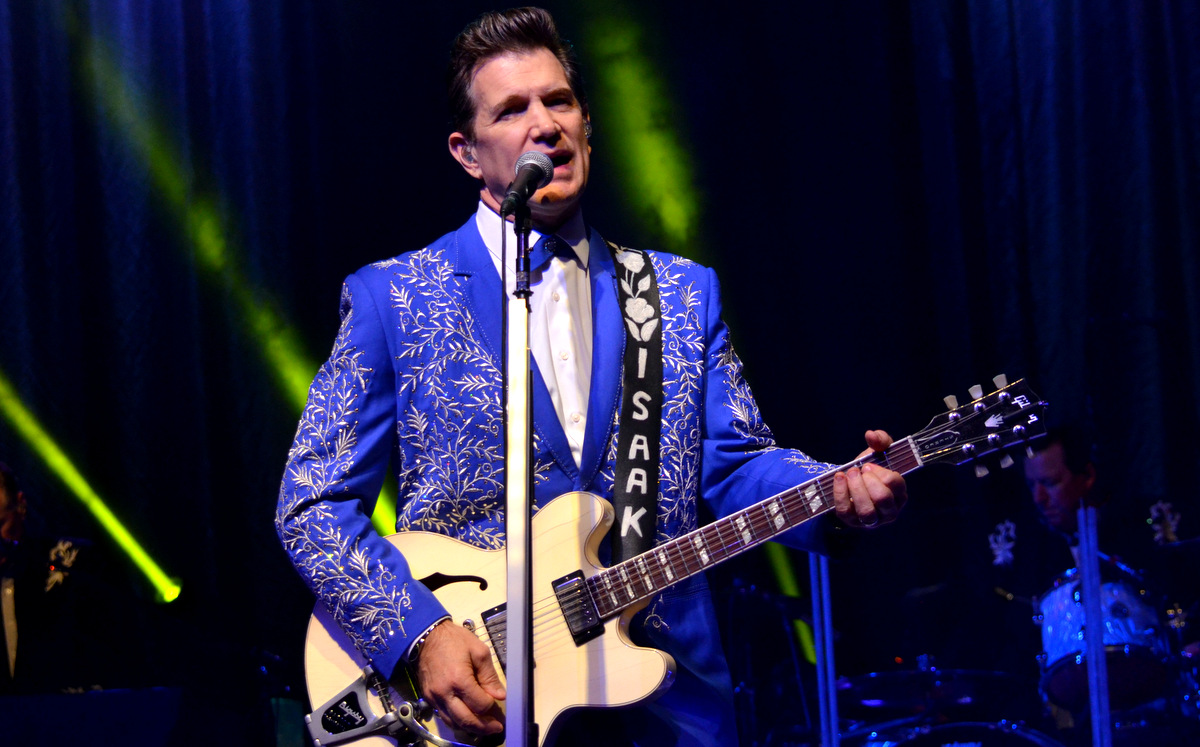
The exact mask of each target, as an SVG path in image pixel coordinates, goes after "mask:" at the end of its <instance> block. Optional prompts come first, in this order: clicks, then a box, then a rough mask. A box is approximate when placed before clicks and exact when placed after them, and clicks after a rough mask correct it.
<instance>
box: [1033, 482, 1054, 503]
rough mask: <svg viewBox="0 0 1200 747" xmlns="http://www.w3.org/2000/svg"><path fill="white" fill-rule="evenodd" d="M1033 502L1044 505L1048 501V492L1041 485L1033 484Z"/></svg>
mask: <svg viewBox="0 0 1200 747" xmlns="http://www.w3.org/2000/svg"><path fill="white" fill-rule="evenodd" d="M1033 502H1034V503H1036V504H1037V505H1039V506H1045V505H1046V504H1048V503H1049V502H1050V493H1049V491H1047V490H1046V489H1045V488H1043V487H1042V486H1041V485H1035V486H1034V488H1033Z"/></svg>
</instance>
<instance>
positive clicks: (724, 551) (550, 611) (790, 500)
mask: <svg viewBox="0 0 1200 747" xmlns="http://www.w3.org/2000/svg"><path fill="white" fill-rule="evenodd" d="M989 409H990V408H985V409H984V410H981V411H972V412H970V413H968V414H966V415H964V416H963V417H962V419H961V421H960V422H962V423H966V422H970V421H973V420H977V419H979V418H981V417H982V416H983V415H984V414H985V413H986V412H988V411H989ZM984 441H986V438H984V437H975V438H969V439H967V440H966V441H965V442H964V443H967V444H975V443H981V442H984ZM902 443H905V444H906V445H907V447H908V448H907V449H903V450H897V451H896V452H895V453H891V454H889V453H888V452H876V453H874V454H869V455H867V456H865V457H862V458H861V459H857V460H854V461H852V462H849V463H847V464H845V465H842V466H841V467H837V468H834V469H831V470H829V471H827V472H825V473H824V474H821V475H818V476H817V477H815V478H814V479H812V480H810V481H808V482H805V483H803V484H802V485H800V486H798V487H796V488H792V489H790V490H787V491H784V492H783V493H780V494H778V495H776V496H773V497H772V498H768V499H766V500H765V501H762V502H760V503H758V504H755V505H753V506H750V507H748V508H747V509H745V510H743V511H742V512H740V513H739V514H731V515H730V516H727V517H725V518H723V519H721V520H719V521H717V522H714V523H713V524H709V525H708V526H706V527H701V528H699V529H698V530H696V531H695V532H689V533H688V534H687V535H684V536H683V537H677V538H675V539H674V540H671V541H670V542H667V543H664V544H663V545H661V546H659V547H657V548H654V549H653V550H650V551H648V552H646V553H643V554H642V555H639V556H637V557H635V558H631V559H629V560H627V561H624V562H622V563H620V564H618V565H616V566H612V567H611V568H606V569H603V570H601V571H599V572H597V573H596V574H595V575H593V576H590V577H588V578H587V579H585V580H584V584H585V587H586V590H587V591H588V592H589V593H592V594H593V595H598V594H599V593H602V591H603V590H601V589H600V588H598V586H599V583H600V582H599V581H598V580H597V579H599V578H600V577H601V576H602V575H604V574H612V573H614V572H615V573H618V574H619V573H620V572H621V571H622V570H626V571H628V570H633V571H634V573H633V574H631V575H633V576H634V577H637V576H639V575H642V576H645V575H649V576H650V577H651V579H652V580H655V579H656V574H658V573H660V572H661V570H662V568H661V565H662V564H661V562H660V563H659V566H660V567H659V568H658V569H655V570H654V571H647V572H646V573H639V571H638V569H637V561H638V560H639V559H642V561H643V563H646V562H647V559H648V562H649V563H653V562H654V557H653V555H654V553H659V552H661V553H665V554H666V555H667V556H672V555H673V556H675V557H674V560H675V561H678V562H679V563H680V564H681V565H682V566H683V569H684V571H685V573H686V575H684V576H682V577H680V578H678V579H672V578H667V579H666V580H667V583H666V584H660V585H659V586H658V587H656V588H648V591H647V592H646V593H643V594H640V595H638V596H634V597H632V598H631V599H630V600H629V601H628V602H627V603H626V604H624V605H623V606H618V609H627V608H628V607H630V606H632V605H633V604H636V603H637V602H639V601H642V600H643V599H646V598H647V597H649V596H653V595H654V594H656V593H659V592H660V591H661V590H662V589H663V588H666V587H668V586H671V585H674V584H675V583H678V582H679V581H682V580H684V579H685V578H689V577H691V576H692V575H695V574H696V573H698V572H699V571H701V570H703V569H705V568H708V567H712V566H713V565H715V564H716V563H719V562H721V561H723V560H725V559H727V558H728V557H732V555H733V554H736V553H735V552H730V550H731V548H732V547H736V546H737V545H739V544H741V545H744V546H745V548H747V549H748V548H750V547H754V546H757V545H759V544H762V543H763V542H767V541H769V540H770V539H772V538H773V537H774V536H776V535H777V534H780V533H782V532H783V531H787V530H789V529H793V528H795V527H797V526H799V525H800V524H802V523H804V522H805V521H807V520H809V519H811V518H814V517H816V516H818V515H819V514H822V513H825V512H827V511H829V510H830V509H831V508H833V506H832V503H831V500H832V497H831V496H830V495H828V494H827V492H828V491H829V490H830V489H831V487H832V482H833V475H834V474H836V473H837V472H841V471H844V470H845V469H848V468H850V467H852V466H856V465H862V464H865V463H867V462H872V463H875V464H880V463H882V464H891V459H892V458H893V457H894V458H895V461H896V464H895V465H894V467H895V468H896V469H898V471H901V472H909V471H912V470H914V469H916V468H917V467H918V466H920V464H921V460H920V459H919V458H918V457H917V456H916V447H915V445H914V444H913V443H912V437H911V436H910V437H908V438H905V439H902V440H901V441H898V442H896V445H900V444H902ZM808 486H815V487H816V488H818V490H819V491H820V493H821V498H822V503H821V508H820V509H819V510H813V509H811V505H810V504H809V503H806V502H803V500H802V499H803V498H804V492H803V491H802V490H801V489H802V488H804V489H807V488H808ZM772 500H778V501H779V502H780V503H782V504H783V510H784V511H785V513H787V512H790V511H795V510H797V509H800V510H802V512H803V513H804V514H805V516H804V518H803V519H801V520H800V521H797V522H788V524H789V526H787V527H786V528H778V529H775V530H772V527H771V523H770V521H767V522H766V524H765V528H766V530H767V536H766V537H759V534H760V531H761V529H762V528H763V526H764V525H763V524H762V523H761V522H756V521H755V518H754V517H749V527H750V530H752V534H753V535H754V537H753V540H752V541H750V542H746V541H745V538H744V537H743V536H741V535H739V534H738V532H737V529H733V528H732V524H733V522H734V521H735V520H736V517H738V516H747V515H748V514H749V512H750V511H753V510H755V509H760V510H763V509H765V506H766V505H767V504H768V503H769V502H770V501H772ZM724 531H733V532H734V537H733V539H734V542H733V543H732V545H730V544H729V543H727V541H726V540H725V539H724V538H722V536H721V534H722V532H724ZM705 533H707V534H708V535H710V536H708V537H707V538H705V537H703V535H704V534H705ZM712 535H715V539H716V540H717V541H718V542H719V543H721V544H720V545H719V546H718V547H717V548H716V549H717V551H718V552H720V553H721V557H720V558H718V559H717V561H716V563H712V562H709V563H704V562H699V567H698V568H697V569H696V570H692V569H691V568H690V567H689V561H691V563H692V564H695V563H696V562H697V561H696V553H695V552H694V551H690V548H689V538H691V539H692V540H693V541H694V539H696V538H701V539H702V540H703V541H704V544H705V548H706V549H708V542H709V541H711V540H712V539H714V537H713V536H712ZM606 578H611V576H606ZM657 578H661V576H657ZM632 584H633V582H632V581H631V580H629V578H628V576H627V577H626V578H624V579H622V580H621V581H620V582H619V585H620V586H621V587H623V590H624V591H625V592H626V593H627V594H630V593H632V591H631V589H632ZM646 585H647V587H649V584H646ZM608 591H609V593H610V594H615V593H616V591H615V590H614V589H612V588H610V589H608ZM586 603H587V602H586V601H585V600H581V599H577V600H574V601H572V602H569V603H567V604H561V603H558V599H557V597H542V598H540V599H538V600H536V601H535V602H534V603H533V605H531V607H532V609H531V611H532V614H531V627H532V632H534V633H537V632H539V630H542V629H544V628H545V627H546V625H547V624H549V623H552V622H554V621H555V619H556V618H555V617H554V615H555V612H556V610H557V611H558V612H559V613H561V614H563V615H564V616H566V615H569V614H573V613H575V612H578V611H579V610H580V609H581V608H582V607H583V606H584V605H585V604H586ZM616 604H617V605H619V604H620V603H619V602H617V603H616ZM492 622H493V624H498V623H502V624H503V626H502V627H498V629H497V630H496V631H495V632H496V633H497V636H498V637H499V636H502V637H503V638H505V639H507V633H508V614H507V611H506V612H504V613H501V614H500V615H497V616H496V617H495V618H493V620H492ZM564 622H565V620H564ZM492 632H493V631H492V630H491V629H489V626H488V624H487V623H484V625H482V626H478V627H475V628H474V633H475V635H476V637H478V638H479V639H480V640H481V641H482V642H483V643H484V644H485V645H488V646H489V647H490V648H491V649H492V650H493V652H494V651H495V645H494V644H493V643H492V638H493V635H492ZM543 653H544V651H543Z"/></svg>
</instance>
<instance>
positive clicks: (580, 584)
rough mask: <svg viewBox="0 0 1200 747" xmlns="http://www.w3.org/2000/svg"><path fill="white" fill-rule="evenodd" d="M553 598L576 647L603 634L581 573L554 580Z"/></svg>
mask: <svg viewBox="0 0 1200 747" xmlns="http://www.w3.org/2000/svg"><path fill="white" fill-rule="evenodd" d="M554 596H556V597H558V608H559V609H560V610H561V611H562V613H563V617H565V618H566V620H567V627H568V628H569V629H570V630H571V637H572V638H574V639H575V645H576V646H582V645H583V644H585V643H587V642H588V641H590V640H592V639H593V638H596V637H597V636H599V635H600V634H601V633H603V632H604V625H603V624H602V623H601V622H600V613H599V611H597V610H596V602H595V600H593V599H592V595H591V594H589V593H588V590H587V584H586V583H584V578H583V571H575V572H574V573H571V574H568V575H566V576H563V577H562V578H560V579H558V580H556V581H555V582H554Z"/></svg>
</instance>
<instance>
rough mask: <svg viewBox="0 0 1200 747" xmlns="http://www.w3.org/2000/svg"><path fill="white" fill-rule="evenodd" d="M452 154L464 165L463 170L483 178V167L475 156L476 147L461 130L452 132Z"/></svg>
mask: <svg viewBox="0 0 1200 747" xmlns="http://www.w3.org/2000/svg"><path fill="white" fill-rule="evenodd" d="M449 145H450V155H451V156H453V157H454V160H455V161H458V164H459V165H460V166H462V167H463V170H464V171H466V172H467V173H468V174H470V175H471V176H472V177H474V178H476V179H482V178H483V169H481V168H480V167H479V162H478V160H477V159H476V157H475V148H474V147H473V146H472V145H471V143H470V141H469V140H467V136H466V135H464V134H462V133H461V132H452V133H450V143H449Z"/></svg>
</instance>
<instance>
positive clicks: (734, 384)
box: [700, 269, 836, 552]
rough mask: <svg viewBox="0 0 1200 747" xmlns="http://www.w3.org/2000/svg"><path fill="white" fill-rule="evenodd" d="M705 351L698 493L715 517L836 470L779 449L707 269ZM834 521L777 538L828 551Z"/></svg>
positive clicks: (821, 520) (812, 523) (809, 525)
mask: <svg viewBox="0 0 1200 747" xmlns="http://www.w3.org/2000/svg"><path fill="white" fill-rule="evenodd" d="M706 272H707V275H708V292H707V293H706V294H705V297H706V298H707V304H706V319H705V322H706V324H705V329H706V335H705V340H706V348H707V349H706V351H705V356H706V359H705V368H704V371H705V374H704V375H705V388H704V418H703V452H702V455H701V459H702V465H703V469H702V470H701V482H700V490H701V495H703V496H704V498H705V500H706V501H707V502H708V504H709V505H710V507H711V508H712V509H713V511H714V513H715V514H716V515H717V516H719V517H723V516H729V515H730V514H733V513H736V512H738V511H740V510H742V509H744V508H747V507H748V506H751V505H753V504H755V503H758V502H759V501H763V500H766V499H767V498H770V497H771V496H773V495H775V494H777V493H781V492H783V491H785V490H788V489H790V488H794V487H796V486H797V485H799V484H801V483H803V482H806V481H807V480H810V479H812V478H813V477H816V476H817V475H820V474H823V473H824V472H827V471H828V470H831V469H834V468H835V467H836V465H833V464H829V463H826V462H821V461H818V460H816V459H813V458H812V457H810V456H808V455H807V454H805V453H804V452H802V451H798V450H796V449H782V448H779V447H777V446H776V445H775V438H774V436H773V435H772V434H771V429H770V428H768V427H767V425H766V424H765V423H764V422H763V419H762V415H761V414H760V412H759V410H758V405H757V404H755V402H754V395H753V394H752V393H751V392H750V386H749V385H748V384H747V383H746V380H745V378H743V376H742V362H741V360H740V359H739V358H738V356H737V354H736V353H735V352H734V351H733V346H732V345H731V344H730V341H729V329H728V328H727V327H726V326H725V322H724V321H723V320H722V319H721V301H720V287H719V284H718V282H717V277H716V274H715V273H714V272H713V271H712V270H711V269H708V270H706ZM829 524H830V520H829V519H828V518H827V517H819V518H817V519H814V520H812V521H809V522H806V523H804V524H803V525H801V526H799V527H797V528H796V529H794V530H792V531H789V532H785V533H784V534H782V535H780V536H779V537H777V538H776V539H777V540H778V541H780V542H783V543H785V544H788V545H791V546H794V547H799V548H802V549H805V550H815V551H818V552H820V551H824V550H825V535H826V533H827V531H828V530H829V529H830V526H829Z"/></svg>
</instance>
